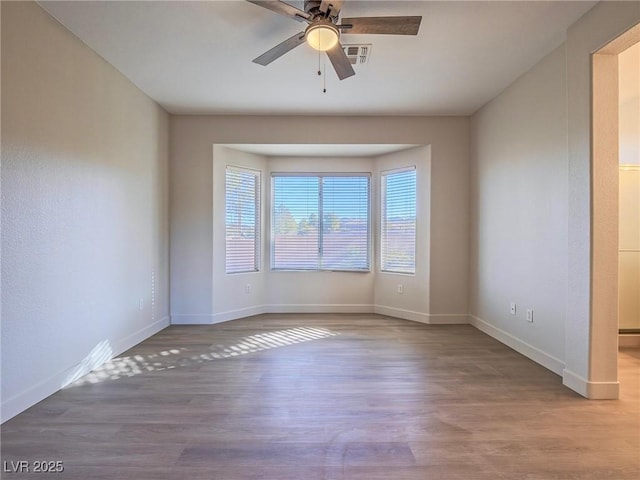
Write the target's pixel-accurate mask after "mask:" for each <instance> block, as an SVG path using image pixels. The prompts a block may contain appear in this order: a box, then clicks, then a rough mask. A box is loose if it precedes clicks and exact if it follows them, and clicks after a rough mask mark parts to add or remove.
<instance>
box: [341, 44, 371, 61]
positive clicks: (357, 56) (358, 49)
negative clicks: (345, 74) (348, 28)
mask: <svg viewBox="0 0 640 480" xmlns="http://www.w3.org/2000/svg"><path fill="white" fill-rule="evenodd" d="M342 48H344V53H346V54H347V58H348V59H349V61H350V62H351V65H362V64H364V63H367V62H368V61H369V57H370V56H371V44H370V43H366V44H360V45H348V44H342Z"/></svg>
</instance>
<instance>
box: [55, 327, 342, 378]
mask: <svg viewBox="0 0 640 480" xmlns="http://www.w3.org/2000/svg"><path fill="white" fill-rule="evenodd" d="M336 335H339V333H336V332H332V331H331V330H329V329H327V328H319V327H294V328H287V329H286V330H278V331H274V332H264V333H257V334H255V335H249V336H247V337H243V338H241V339H240V340H239V341H238V342H237V343H234V344H232V345H224V344H216V345H213V346H211V347H210V348H209V349H208V350H206V351H204V352H194V351H193V350H190V349H189V348H188V347H181V348H169V349H165V350H162V351H160V352H158V353H151V354H147V355H141V354H139V355H131V356H125V357H117V358H114V359H112V360H109V361H106V362H104V361H105V359H106V358H108V357H105V356H104V355H103V356H102V357H101V358H102V362H104V363H103V364H102V365H100V366H99V367H97V368H95V369H94V370H93V371H91V372H90V373H88V374H87V375H85V376H83V377H82V378H79V376H76V378H73V379H72V380H70V381H69V382H67V384H68V386H69V387H77V386H81V385H87V384H95V383H100V382H104V381H108V380H118V379H120V378H127V377H133V376H135V375H140V374H143V373H148V372H159V371H163V370H171V369H174V368H177V367H187V366H191V365H197V364H199V363H204V362H211V361H214V360H222V359H226V358H232V357H237V356H240V355H247V354H249V353H255V352H260V351H264V350H270V349H273V348H280V347H286V346H289V345H295V344H297V343H303V342H310V341H314V340H321V339H323V338H329V337H333V336H336ZM107 344H108V342H107ZM108 352H109V354H110V353H111V351H110V349H109V350H108ZM103 353H104V354H106V350H105V351H104V352H103ZM88 358H90V359H93V360H91V361H94V363H93V364H94V365H95V364H96V363H95V360H96V359H97V357H96V356H94V357H92V356H91V355H90V356H89V357H88ZM88 362H89V363H88V364H90V361H89V360H88ZM86 371H87V369H86V365H85V367H84V369H83V370H80V369H78V373H80V372H82V373H84V372H86Z"/></svg>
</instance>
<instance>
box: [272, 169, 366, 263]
mask: <svg viewBox="0 0 640 480" xmlns="http://www.w3.org/2000/svg"><path fill="white" fill-rule="evenodd" d="M369 183H370V179H369V176H368V175H367V176H363V175H359V176H354V175H313V176H286V175H281V176H279V175H274V177H273V210H272V231H273V236H272V239H273V241H272V262H271V266H272V268H274V269H283V270H349V271H351V270H357V271H368V270H369Z"/></svg>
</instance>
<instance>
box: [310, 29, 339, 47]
mask: <svg viewBox="0 0 640 480" xmlns="http://www.w3.org/2000/svg"><path fill="white" fill-rule="evenodd" d="M304 37H305V39H306V40H307V43H308V44H309V46H310V47H311V48H313V49H315V50H320V51H321V52H326V51H327V50H331V49H332V48H333V47H335V46H336V45H337V43H338V40H339V39H340V32H339V31H338V29H337V28H336V27H334V26H333V25H331V24H328V23H326V24H325V23H322V24H319V25H317V24H316V25H309V27H308V28H307V30H306V31H305V33H304Z"/></svg>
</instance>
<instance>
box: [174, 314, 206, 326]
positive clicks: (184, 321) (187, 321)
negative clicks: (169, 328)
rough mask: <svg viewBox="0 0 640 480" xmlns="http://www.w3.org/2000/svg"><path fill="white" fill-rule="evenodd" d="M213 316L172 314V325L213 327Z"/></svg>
mask: <svg viewBox="0 0 640 480" xmlns="http://www.w3.org/2000/svg"><path fill="white" fill-rule="evenodd" d="M213 323H214V322H213V315H212V314H209V313H203V314H191V313H172V314H171V325H211V324H213Z"/></svg>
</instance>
